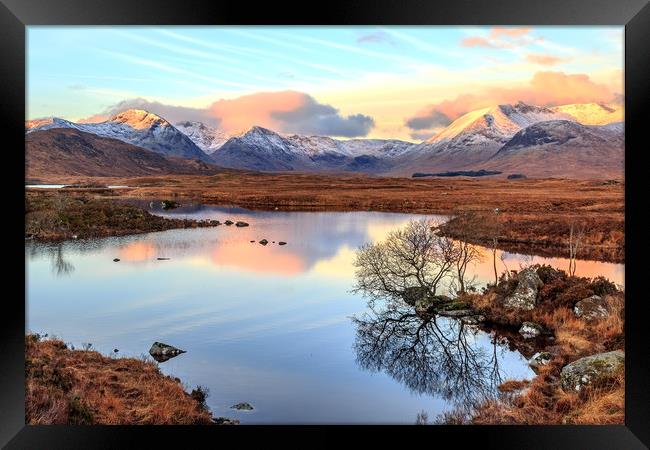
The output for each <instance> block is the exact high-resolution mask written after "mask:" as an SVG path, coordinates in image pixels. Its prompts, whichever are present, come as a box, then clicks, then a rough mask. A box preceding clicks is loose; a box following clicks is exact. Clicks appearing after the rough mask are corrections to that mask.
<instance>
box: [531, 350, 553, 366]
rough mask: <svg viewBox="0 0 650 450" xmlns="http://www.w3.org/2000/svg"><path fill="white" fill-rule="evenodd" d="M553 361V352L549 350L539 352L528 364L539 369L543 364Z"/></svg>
mask: <svg viewBox="0 0 650 450" xmlns="http://www.w3.org/2000/svg"><path fill="white" fill-rule="evenodd" d="M550 362H551V354H550V353H549V352H537V353H535V354H534V355H533V356H532V358H530V359H529V360H528V365H529V366H530V367H531V368H532V369H533V370H537V369H539V368H540V367H542V366H545V365H547V364H548V363H550Z"/></svg>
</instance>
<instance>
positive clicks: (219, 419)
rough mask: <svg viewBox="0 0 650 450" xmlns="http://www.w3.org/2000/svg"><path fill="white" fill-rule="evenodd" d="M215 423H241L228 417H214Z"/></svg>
mask: <svg viewBox="0 0 650 450" xmlns="http://www.w3.org/2000/svg"><path fill="white" fill-rule="evenodd" d="M212 422H214V424H215V425H239V420H237V419H228V418H227V417H214V418H213V419H212Z"/></svg>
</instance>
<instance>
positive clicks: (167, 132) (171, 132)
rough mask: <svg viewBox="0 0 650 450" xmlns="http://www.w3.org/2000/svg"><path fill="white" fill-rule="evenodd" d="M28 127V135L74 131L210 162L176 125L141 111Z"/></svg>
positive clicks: (29, 124) (53, 120) (41, 121)
mask: <svg viewBox="0 0 650 450" xmlns="http://www.w3.org/2000/svg"><path fill="white" fill-rule="evenodd" d="M26 128H27V132H28V133H31V132H34V131H39V130H40V131H42V130H49V129H53V128H74V129H76V130H79V131H84V132H86V133H93V134H96V135H98V136H102V137H108V138H113V139H119V140H120V141H123V142H126V143H129V144H133V145H137V146H139V147H142V148H145V149H148V150H153V151H155V152H157V153H160V154H163V155H167V156H179V157H182V158H189V159H199V160H202V161H206V162H209V161H210V157H209V156H208V155H206V153H204V152H203V151H202V150H201V149H200V148H199V147H198V146H197V145H196V144H195V143H194V142H192V140H191V139H190V138H188V137H187V136H185V135H184V134H183V133H181V132H180V131H179V130H177V129H176V128H175V127H174V126H173V125H172V124H170V123H169V122H167V121H166V120H165V119H163V118H162V117H160V116H157V115H155V114H152V113H150V112H147V111H144V110H141V109H129V110H126V111H124V112H121V113H119V114H116V115H115V116H113V117H111V118H110V119H108V120H106V121H104V122H99V123H74V122H70V121H68V120H65V119H60V118H58V117H52V118H48V119H39V120H33V121H29V122H27V124H26Z"/></svg>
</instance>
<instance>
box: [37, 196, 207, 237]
mask: <svg viewBox="0 0 650 450" xmlns="http://www.w3.org/2000/svg"><path fill="white" fill-rule="evenodd" d="M203 226H211V224H210V222H206V221H202V222H200V221H196V220H189V219H168V218H163V217H159V216H155V215H153V214H150V213H149V212H147V211H145V210H143V209H141V208H138V207H136V206H133V205H129V204H126V203H124V202H120V201H116V200H115V199H114V198H111V197H101V196H95V195H92V194H87V193H72V192H65V191H63V190H62V191H60V192H58V191H57V192H43V191H28V192H26V195H25V237H33V238H35V239H43V240H60V239H70V238H73V237H77V238H79V239H84V238H96V237H105V236H121V235H126V234H137V233H148V232H152V231H163V230H169V229H172V228H195V227H203Z"/></svg>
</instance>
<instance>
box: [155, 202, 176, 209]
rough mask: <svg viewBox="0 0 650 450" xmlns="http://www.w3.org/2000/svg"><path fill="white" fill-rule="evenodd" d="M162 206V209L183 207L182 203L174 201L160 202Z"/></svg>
mask: <svg viewBox="0 0 650 450" xmlns="http://www.w3.org/2000/svg"><path fill="white" fill-rule="evenodd" d="M160 205H161V206H162V209H174V208H178V207H179V206H181V204H180V203H178V202H175V201H174V200H163V201H162V202H160Z"/></svg>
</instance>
